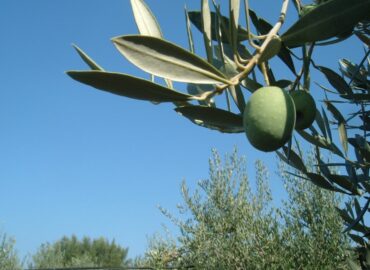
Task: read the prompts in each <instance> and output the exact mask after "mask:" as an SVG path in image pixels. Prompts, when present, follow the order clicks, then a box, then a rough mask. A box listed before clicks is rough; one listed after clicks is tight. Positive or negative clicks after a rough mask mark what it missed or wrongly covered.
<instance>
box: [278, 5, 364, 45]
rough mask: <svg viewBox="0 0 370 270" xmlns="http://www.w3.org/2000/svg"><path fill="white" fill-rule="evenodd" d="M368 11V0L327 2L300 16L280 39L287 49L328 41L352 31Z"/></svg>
mask: <svg viewBox="0 0 370 270" xmlns="http://www.w3.org/2000/svg"><path fill="white" fill-rule="evenodd" d="M369 10H370V1H369V0H351V1H348V0H331V1H327V2H325V3H322V4H320V5H319V6H317V7H316V8H314V9H313V10H311V11H310V12H308V13H307V14H306V15H305V16H302V17H301V18H300V19H299V20H298V21H297V22H296V23H295V24H293V25H292V26H291V27H290V28H289V29H288V30H287V31H286V32H285V33H284V34H283V35H282V37H281V38H282V40H283V42H284V43H285V44H286V46H288V47H297V46H301V45H304V44H305V43H308V42H315V41H321V40H325V39H329V38H332V37H335V36H337V35H341V34H343V33H347V32H348V31H349V30H351V29H353V27H354V26H355V25H356V24H357V23H358V22H359V21H361V20H362V19H363V18H365V17H366V16H368V14H369Z"/></svg>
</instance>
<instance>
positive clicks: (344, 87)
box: [318, 66, 353, 96]
mask: <svg viewBox="0 0 370 270" xmlns="http://www.w3.org/2000/svg"><path fill="white" fill-rule="evenodd" d="M318 69H319V70H320V71H321V72H322V73H323V74H324V75H325V77H326V79H327V80H328V81H329V83H330V84H331V85H332V86H333V87H334V88H335V90H337V91H338V93H339V94H344V95H350V96H351V95H352V94H353V93H352V89H351V87H350V86H349V85H348V84H347V82H346V81H345V80H344V79H343V78H342V77H341V76H340V75H339V74H338V73H336V72H334V71H333V70H331V69H330V68H326V67H322V66H319V67H318Z"/></svg>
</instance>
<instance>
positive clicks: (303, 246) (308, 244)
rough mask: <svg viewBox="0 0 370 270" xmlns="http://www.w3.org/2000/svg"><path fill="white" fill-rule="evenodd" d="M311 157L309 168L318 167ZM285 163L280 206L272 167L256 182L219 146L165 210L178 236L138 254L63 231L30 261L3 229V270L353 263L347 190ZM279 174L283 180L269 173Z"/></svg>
mask: <svg viewBox="0 0 370 270" xmlns="http://www.w3.org/2000/svg"><path fill="white" fill-rule="evenodd" d="M312 160H313V159H312V158H311V159H310V156H309V157H308V158H307V162H306V165H307V168H310V170H311V171H316V170H317V168H316V167H315V166H314V163H313V161H312ZM294 173H296V172H292V171H289V169H288V168H287V167H285V166H284V164H283V163H280V165H279V173H278V176H277V177H274V178H281V179H282V180H283V183H284V186H285V189H286V191H287V195H288V196H287V199H285V200H284V201H283V203H282V205H281V206H280V207H276V206H275V204H276V200H273V198H272V194H271V190H270V186H269V178H270V177H269V173H268V171H267V169H266V167H265V166H264V164H263V163H262V162H260V161H257V162H256V163H255V177H254V178H255V179H254V183H255V188H252V187H251V183H250V181H249V178H248V175H247V172H246V162H245V159H244V158H240V157H239V156H238V155H237V153H236V151H235V152H234V153H233V154H232V155H228V156H226V157H225V159H224V161H223V160H222V158H221V157H220V156H219V154H218V153H217V152H216V151H214V152H213V156H212V158H211V159H210V162H209V178H208V179H205V180H201V181H199V182H198V186H197V188H196V190H194V191H193V192H190V190H189V188H188V187H187V185H186V184H185V182H184V183H183V185H182V187H181V194H182V197H183V204H182V205H181V206H179V214H173V213H169V212H168V211H166V210H165V209H161V211H162V212H163V213H164V214H165V215H166V216H167V217H169V218H170V219H171V220H172V221H173V222H174V223H175V224H176V225H177V226H178V228H179V231H180V234H179V236H178V237H177V238H173V237H167V236H166V237H161V236H159V235H157V236H155V237H153V239H151V241H150V242H149V244H148V249H147V251H146V252H145V254H143V255H142V256H140V257H137V258H134V259H128V248H124V247H121V246H120V245H118V244H117V243H115V242H114V241H108V240H106V239H105V238H99V239H91V238H89V237H84V238H82V239H78V238H77V237H76V236H72V237H63V238H61V239H60V240H59V241H56V242H55V243H45V244H42V245H41V246H40V248H39V249H38V251H37V252H36V253H35V254H33V255H32V257H31V258H30V261H29V262H27V263H24V264H23V265H22V264H21V262H20V258H19V257H18V256H17V253H16V251H15V246H14V240H13V239H11V238H8V237H6V236H5V235H4V234H3V236H2V242H1V244H2V246H1V247H0V270H9V269H15V270H16V269H21V268H22V267H24V268H62V267H127V266H139V267H144V266H145V267H148V266H150V267H152V268H157V269H159V268H165V267H177V268H179V269H181V268H184V267H189V266H193V267H194V268H195V269H253V270H254V269H350V268H348V265H347V259H348V258H349V257H351V256H352V252H351V242H350V240H349V238H348V237H347V235H346V234H344V233H343V230H344V227H343V223H342V221H341V219H340V217H339V215H338V214H337V210H336V207H339V206H340V205H341V203H342V201H343V197H339V196H338V195H336V194H334V193H331V192H328V191H325V190H323V189H320V188H318V187H316V186H314V185H312V183H311V182H308V181H304V180H302V179H300V178H299V177H296V176H294ZM272 180H273V181H281V180H280V179H272Z"/></svg>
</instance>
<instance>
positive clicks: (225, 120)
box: [175, 106, 244, 133]
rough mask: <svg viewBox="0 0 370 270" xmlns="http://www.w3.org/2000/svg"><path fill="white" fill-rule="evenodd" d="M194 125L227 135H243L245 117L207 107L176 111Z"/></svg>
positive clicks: (189, 107)
mask: <svg viewBox="0 0 370 270" xmlns="http://www.w3.org/2000/svg"><path fill="white" fill-rule="evenodd" d="M175 111H176V112H178V113H180V114H181V115H183V116H185V117H186V118H188V119H189V120H190V121H192V122H193V123H195V124H197V125H199V126H202V127H206V128H209V129H214V130H218V131H221V132H225V133H242V132H244V128H243V117H242V116H241V115H238V114H234V113H231V112H228V111H225V110H221V109H217V108H212V107H206V106H184V107H178V108H176V109H175Z"/></svg>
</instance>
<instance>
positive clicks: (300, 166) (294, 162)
mask: <svg viewBox="0 0 370 270" xmlns="http://www.w3.org/2000/svg"><path fill="white" fill-rule="evenodd" d="M283 150H284V153H285V156H286V158H287V159H288V160H289V164H290V165H291V166H293V167H294V168H296V169H297V170H298V171H301V172H302V173H306V172H307V168H306V166H305V165H304V162H303V160H302V158H301V157H300V156H299V155H298V154H297V153H296V152H294V150H293V149H288V147H286V146H283Z"/></svg>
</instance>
